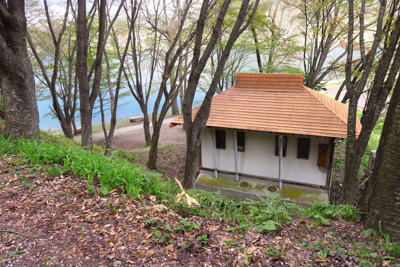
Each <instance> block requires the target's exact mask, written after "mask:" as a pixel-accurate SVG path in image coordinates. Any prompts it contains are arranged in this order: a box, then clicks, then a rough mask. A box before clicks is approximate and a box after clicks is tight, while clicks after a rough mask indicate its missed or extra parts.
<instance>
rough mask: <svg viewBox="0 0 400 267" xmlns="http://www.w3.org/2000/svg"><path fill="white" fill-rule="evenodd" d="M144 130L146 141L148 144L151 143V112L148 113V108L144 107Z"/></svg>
mask: <svg viewBox="0 0 400 267" xmlns="http://www.w3.org/2000/svg"><path fill="white" fill-rule="evenodd" d="M142 111H143V118H144V120H143V130H144V139H145V141H146V145H151V133H150V121H149V114H148V113H147V107H146V109H143V110H142Z"/></svg>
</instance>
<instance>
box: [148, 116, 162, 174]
mask: <svg viewBox="0 0 400 267" xmlns="http://www.w3.org/2000/svg"><path fill="white" fill-rule="evenodd" d="M160 122H161V125H158V124H159V123H157V124H155V125H153V136H152V138H151V146H150V150H149V160H148V162H147V167H148V168H149V169H150V170H154V169H155V168H156V163H157V154H158V140H159V138H160V130H161V126H162V120H161V121H160Z"/></svg>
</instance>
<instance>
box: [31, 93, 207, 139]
mask: <svg viewBox="0 0 400 267" xmlns="http://www.w3.org/2000/svg"><path fill="white" fill-rule="evenodd" d="M204 96H205V94H204V93H203V92H196V96H195V99H194V101H201V100H202V99H203V98H204ZM156 97H157V96H156V95H155V94H154V95H152V96H151V97H150V99H149V104H148V111H149V112H150V113H152V112H153V108H154V103H155V101H156ZM162 104H163V102H162V103H161V105H160V108H159V111H160V110H161V108H162ZM50 106H52V101H50V100H44V101H38V109H39V118H40V120H39V126H40V129H42V130H46V131H47V130H55V129H60V128H61V127H60V123H59V122H58V119H57V118H52V117H51V116H46V117H44V115H45V114H46V113H49V112H50ZM178 106H179V107H181V104H180V99H179V97H178ZM94 113H96V111H94ZM105 113H106V122H109V121H110V118H111V114H110V113H111V112H110V110H107V111H105ZM78 114H79V113H78ZM137 116H143V113H142V111H141V110H140V107H139V104H138V103H137V101H136V100H135V98H134V97H133V96H132V95H130V96H128V97H124V98H121V99H119V100H118V109H117V120H123V119H127V118H131V117H137ZM92 122H93V123H101V116H100V114H98V115H97V116H95V117H94V118H93V121H92ZM76 124H77V126H80V118H79V117H77V118H76Z"/></svg>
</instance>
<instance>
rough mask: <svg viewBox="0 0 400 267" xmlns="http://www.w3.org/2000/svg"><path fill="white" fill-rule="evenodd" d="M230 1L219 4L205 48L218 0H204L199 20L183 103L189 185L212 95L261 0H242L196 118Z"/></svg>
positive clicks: (194, 170)
mask: <svg viewBox="0 0 400 267" xmlns="http://www.w3.org/2000/svg"><path fill="white" fill-rule="evenodd" d="M230 3H231V1H230V0H225V1H223V2H222V4H221V6H218V8H219V13H218V16H217V19H216V22H215V24H214V25H213V27H212V34H211V37H210V39H209V40H208V43H207V45H206V47H205V48H203V49H202V42H203V40H204V38H205V33H204V29H205V24H206V21H207V15H208V10H209V9H210V7H212V5H213V4H214V2H212V1H208V0H205V1H203V4H202V7H201V10H200V14H199V19H198V22H197V28H196V31H195V34H196V40H195V45H194V50H193V61H192V69H191V72H190V77H189V82H188V88H187V92H186V95H185V100H184V103H183V116H184V121H185V130H186V145H187V153H186V162H185V176H184V180H183V185H184V186H185V188H193V186H194V181H195V173H196V166H197V161H198V157H199V148H200V140H201V135H202V133H203V130H204V128H205V125H206V122H207V120H208V117H209V114H210V108H211V101H212V97H213V96H214V94H215V91H216V89H217V85H218V82H219V80H220V78H221V76H222V73H223V70H224V66H225V63H226V61H227V59H228V57H229V54H230V52H231V50H232V47H233V45H234V43H235V42H236V40H237V39H238V38H239V36H240V35H241V34H242V33H243V32H244V31H245V30H246V29H247V28H248V26H249V25H250V22H251V20H252V19H253V17H254V15H255V13H256V10H257V7H258V3H259V0H256V1H254V3H253V4H250V0H244V1H242V4H241V7H240V10H239V13H238V15H237V18H236V21H235V23H234V26H233V28H232V30H231V32H230V34H229V38H228V41H227V43H226V45H225V48H224V50H223V52H222V55H221V59H220V60H219V62H218V65H217V68H216V72H215V75H214V77H213V79H212V82H211V84H210V87H209V88H208V91H207V93H206V96H205V98H204V100H203V103H202V105H201V107H200V108H199V110H198V111H197V113H196V115H195V116H194V118H192V108H193V100H194V96H195V93H196V88H197V85H198V83H199V79H200V75H201V73H202V72H203V70H204V68H205V66H206V63H207V61H208V59H209V57H210V55H211V53H212V51H213V50H214V47H215V45H216V44H217V41H218V38H219V36H220V35H221V33H222V30H223V24H224V19H225V17H226V15H227V13H228V8H229V5H230Z"/></svg>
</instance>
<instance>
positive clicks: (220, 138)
mask: <svg viewBox="0 0 400 267" xmlns="http://www.w3.org/2000/svg"><path fill="white" fill-rule="evenodd" d="M215 136H216V139H217V142H216V143H217V146H216V147H217V148H219V149H225V131H224V130H216V131H215Z"/></svg>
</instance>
